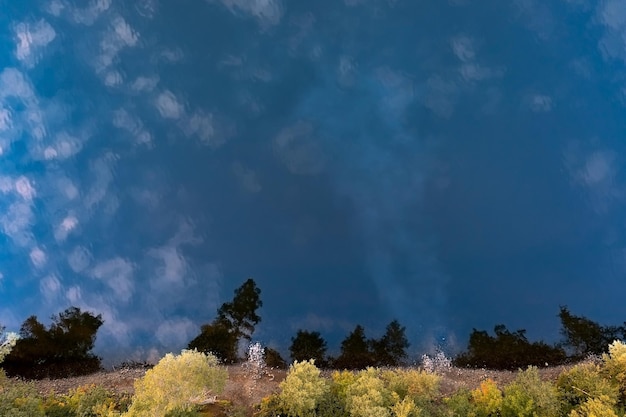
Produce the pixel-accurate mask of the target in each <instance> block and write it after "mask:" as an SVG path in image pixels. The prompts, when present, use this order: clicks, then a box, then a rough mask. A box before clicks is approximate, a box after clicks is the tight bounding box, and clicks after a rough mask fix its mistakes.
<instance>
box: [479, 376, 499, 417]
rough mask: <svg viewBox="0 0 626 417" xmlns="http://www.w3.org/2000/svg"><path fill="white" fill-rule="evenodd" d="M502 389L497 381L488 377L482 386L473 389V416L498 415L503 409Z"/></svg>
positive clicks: (492, 416)
mask: <svg viewBox="0 0 626 417" xmlns="http://www.w3.org/2000/svg"><path fill="white" fill-rule="evenodd" d="M502 401H503V398H502V391H500V389H499V388H498V386H497V385H496V383H495V382H493V381H492V380H491V379H487V380H486V381H483V382H481V383H480V387H479V388H476V389H475V390H473V391H472V402H473V403H474V408H475V412H474V414H472V416H473V417H496V416H499V415H500V411H501V409H502Z"/></svg>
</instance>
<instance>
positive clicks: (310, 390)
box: [279, 360, 329, 417]
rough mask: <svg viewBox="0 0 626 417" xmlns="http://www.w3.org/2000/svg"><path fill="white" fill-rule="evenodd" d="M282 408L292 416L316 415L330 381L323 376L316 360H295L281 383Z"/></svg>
mask: <svg viewBox="0 0 626 417" xmlns="http://www.w3.org/2000/svg"><path fill="white" fill-rule="evenodd" d="M280 389H281V392H280V394H279V399H280V403H281V407H282V409H283V410H284V411H285V412H286V413H287V414H288V415H290V416H298V417H308V416H315V414H316V412H315V410H316V408H317V406H318V405H319V404H320V402H321V401H322V399H323V398H324V396H325V395H326V394H327V393H328V390H329V386H328V382H327V381H326V380H325V379H324V378H323V377H322V376H321V373H320V370H319V369H318V368H317V367H316V366H315V361H314V360H308V361H302V362H298V361H295V362H294V363H293V365H291V366H290V367H289V372H288V373H287V376H286V377H285V380H284V381H283V382H281V383H280Z"/></svg>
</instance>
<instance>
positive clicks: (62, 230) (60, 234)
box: [54, 215, 78, 242]
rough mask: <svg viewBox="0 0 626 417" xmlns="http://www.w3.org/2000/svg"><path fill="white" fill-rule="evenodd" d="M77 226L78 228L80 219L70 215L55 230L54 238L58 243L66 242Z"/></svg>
mask: <svg viewBox="0 0 626 417" xmlns="http://www.w3.org/2000/svg"><path fill="white" fill-rule="evenodd" d="M76 226H78V219H77V218H76V217H75V216H73V215H69V216H67V217H65V218H64V219H63V220H62V221H61V223H60V224H59V225H58V226H57V227H56V229H55V230H54V238H55V239H56V240H57V242H62V241H64V240H65V239H67V236H68V235H69V234H70V232H71V231H72V230H74V229H75V228H76Z"/></svg>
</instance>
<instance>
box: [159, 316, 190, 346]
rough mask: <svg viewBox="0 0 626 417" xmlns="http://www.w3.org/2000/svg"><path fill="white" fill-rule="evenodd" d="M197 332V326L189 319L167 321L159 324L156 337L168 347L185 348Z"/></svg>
mask: <svg viewBox="0 0 626 417" xmlns="http://www.w3.org/2000/svg"><path fill="white" fill-rule="evenodd" d="M196 332H197V327H196V325H194V324H193V322H192V321H191V320H189V319H188V318H178V319H171V320H166V321H164V322H162V323H161V324H159V327H158V328H157V330H156V333H155V336H156V338H157V340H158V341H159V342H160V343H161V344H162V345H163V346H166V347H172V346H176V347H179V346H184V345H186V344H187V343H189V340H190V339H191V338H192V337H193V336H194V334H195V333H196Z"/></svg>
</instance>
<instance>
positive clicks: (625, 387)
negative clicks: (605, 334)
mask: <svg viewBox="0 0 626 417" xmlns="http://www.w3.org/2000/svg"><path fill="white" fill-rule="evenodd" d="M602 363H603V365H602V372H603V374H604V375H605V376H606V377H607V378H608V379H609V380H610V381H611V382H613V383H615V384H616V385H617V386H618V387H619V404H620V405H621V406H622V407H624V406H626V344H625V343H624V342H620V341H618V340H616V341H615V342H613V343H611V344H610V345H609V353H608V354H604V355H602Z"/></svg>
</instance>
